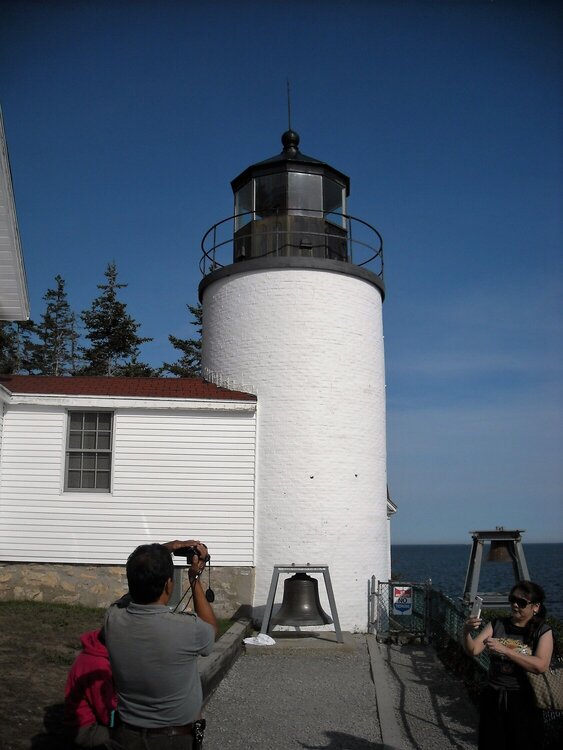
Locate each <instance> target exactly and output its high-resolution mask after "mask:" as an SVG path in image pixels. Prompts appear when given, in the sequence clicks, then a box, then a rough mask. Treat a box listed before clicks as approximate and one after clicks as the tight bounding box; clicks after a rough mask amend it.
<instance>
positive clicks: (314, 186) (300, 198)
mask: <svg viewBox="0 0 563 750" xmlns="http://www.w3.org/2000/svg"><path fill="white" fill-rule="evenodd" d="M287 177H288V191H287V206H288V208H289V209H290V210H289V211H288V213H289V214H294V215H295V214H302V215H304V216H314V217H321V216H322V209H323V193H322V190H323V178H322V177H321V175H320V174H303V173H302V172H289V173H288V175H287Z"/></svg>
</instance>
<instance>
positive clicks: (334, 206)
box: [323, 179, 346, 226]
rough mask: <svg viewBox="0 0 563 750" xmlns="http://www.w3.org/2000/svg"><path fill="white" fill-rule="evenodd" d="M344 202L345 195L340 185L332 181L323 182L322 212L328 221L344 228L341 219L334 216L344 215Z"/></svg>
mask: <svg viewBox="0 0 563 750" xmlns="http://www.w3.org/2000/svg"><path fill="white" fill-rule="evenodd" d="M345 200H346V193H345V190H344V187H343V186H342V185H339V184H338V182H335V181H334V180H329V179H325V180H323V210H324V212H325V216H326V218H327V220H328V221H331V222H332V223H333V224H342V226H344V225H343V219H341V218H340V217H339V216H336V215H335V214H343V213H346V204H345ZM332 212H334V213H332ZM327 214H328V216H327Z"/></svg>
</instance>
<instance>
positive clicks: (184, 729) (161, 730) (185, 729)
mask: <svg viewBox="0 0 563 750" xmlns="http://www.w3.org/2000/svg"><path fill="white" fill-rule="evenodd" d="M121 726H122V727H125V729H128V730H129V731H130V732H138V733H139V734H142V735H146V736H149V735H151V734H165V735H168V736H169V737H174V736H176V735H180V734H182V735H190V734H192V732H193V729H194V725H193V724H184V725H183V726H180V727H136V726H135V725H134V724H128V723H127V722H126V721H122V722H121Z"/></svg>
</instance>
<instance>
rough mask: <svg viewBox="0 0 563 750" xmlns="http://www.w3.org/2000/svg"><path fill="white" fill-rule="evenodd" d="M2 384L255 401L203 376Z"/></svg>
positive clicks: (13, 389) (68, 392) (34, 378)
mask: <svg viewBox="0 0 563 750" xmlns="http://www.w3.org/2000/svg"><path fill="white" fill-rule="evenodd" d="M0 385H2V386H4V388H6V390H8V391H10V393H35V394H49V395H59V396H137V397H139V398H202V399H218V400H225V401H229V400H233V401H256V396H253V395H252V394H250V393H243V392H242V391H230V390H229V389H228V388H219V387H218V386H216V385H213V384H212V383H208V382H207V381H205V380H203V379H202V378H107V377H88V376H84V377H82V376H77V377H54V376H50V375H0Z"/></svg>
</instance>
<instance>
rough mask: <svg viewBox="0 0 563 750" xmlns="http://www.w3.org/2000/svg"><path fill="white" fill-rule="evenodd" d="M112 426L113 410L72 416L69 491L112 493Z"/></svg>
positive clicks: (67, 475)
mask: <svg viewBox="0 0 563 750" xmlns="http://www.w3.org/2000/svg"><path fill="white" fill-rule="evenodd" d="M112 425H113V414H112V412H110V411H70V412H69V413H68V433H67V441H66V446H67V449H66V476H65V490H67V491H70V492H74V491H79V490H85V491H88V492H109V491H110V487H111V484H110V482H111V445H112V439H111V433H112Z"/></svg>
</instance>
